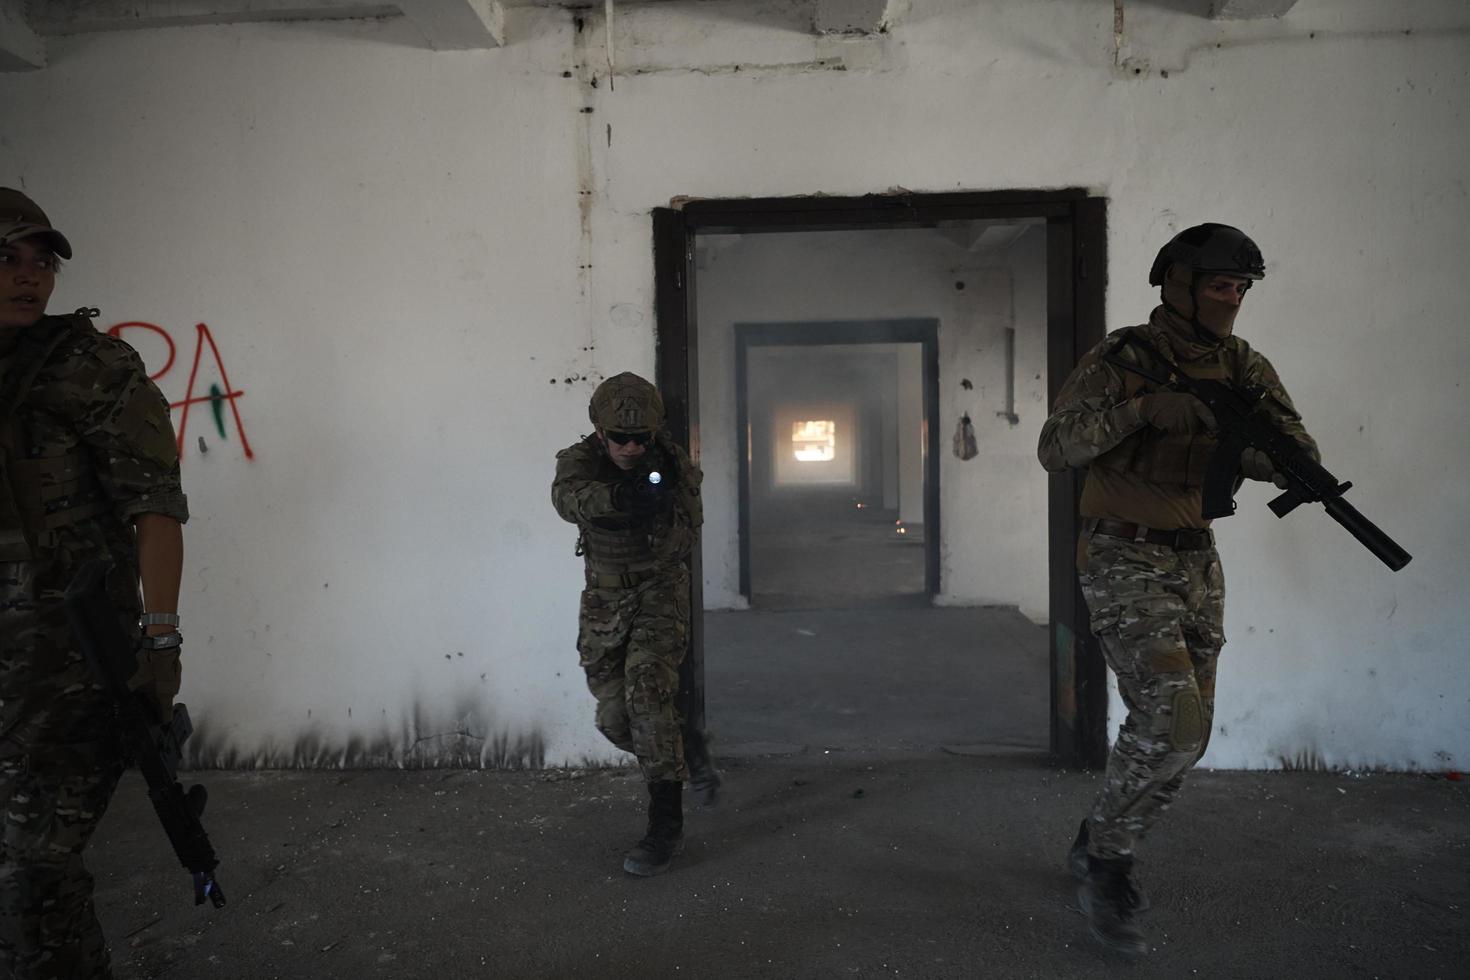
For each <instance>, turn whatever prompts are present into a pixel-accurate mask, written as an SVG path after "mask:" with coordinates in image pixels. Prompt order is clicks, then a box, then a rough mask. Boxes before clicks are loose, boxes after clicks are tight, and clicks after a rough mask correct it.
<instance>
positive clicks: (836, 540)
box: [750, 498, 928, 610]
mask: <svg viewBox="0 0 1470 980" xmlns="http://www.w3.org/2000/svg"><path fill="white" fill-rule="evenodd" d="M823 500H825V498H822V499H821V500H818V501H814V502H812V503H810V504H808V505H807V506H806V507H802V508H795V507H788V508H785V509H779V510H778V509H776V508H773V507H767V508H765V509H764V510H761V509H759V508H758V509H757V510H756V512H755V513H754V514H753V515H752V520H751V524H752V531H751V539H750V590H751V605H752V606H753V607H754V608H756V609H762V610H772V609H871V608H893V607H905V606H907V607H914V606H927V605H928V601H927V600H926V599H925V598H924V527H923V525H922V524H910V525H905V526H904V533H903V534H899V533H898V532H897V530H896V527H897V525H896V523H895V522H896V520H897V513H896V512H895V511H891V510H880V509H875V508H864V509H862V510H859V509H857V507H856V506H855V504H853V503H852V502H851V501H849V500H848V499H847V498H841V499H840V500H837V501H835V502H832V501H827V502H825V503H824V502H823Z"/></svg>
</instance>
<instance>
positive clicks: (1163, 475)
mask: <svg viewBox="0 0 1470 980" xmlns="http://www.w3.org/2000/svg"><path fill="white" fill-rule="evenodd" d="M1144 336H1145V338H1146V339H1149V340H1150V341H1151V342H1152V343H1154V345H1155V346H1156V347H1159V349H1160V350H1165V351H1167V350H1168V347H1167V346H1162V345H1160V343H1159V341H1158V340H1157V339H1155V338H1151V337H1148V335H1147V334H1145V335H1144ZM1127 349H1128V351H1129V352H1131V353H1132V354H1133V355H1134V356H1136V357H1137V358H1139V360H1140V361H1141V362H1142V365H1143V366H1144V367H1146V368H1150V369H1152V370H1153V371H1155V372H1157V373H1160V374H1164V373H1166V372H1167V371H1168V369H1167V368H1165V367H1164V366H1163V365H1162V364H1153V363H1151V360H1152V359H1151V358H1150V357H1149V356H1148V355H1147V354H1145V353H1143V352H1142V351H1141V350H1139V349H1138V348H1137V347H1134V346H1132V345H1128V348H1127ZM1243 350H1244V349H1243V348H1242V347H1241V345H1240V344H1229V343H1227V345H1225V346H1222V347H1221V348H1220V349H1219V350H1217V351H1216V352H1215V353H1213V354H1211V355H1209V356H1208V357H1203V358H1200V359H1199V360H1195V361H1186V362H1184V363H1181V364H1179V365H1178V366H1179V368H1180V370H1182V371H1183V372H1184V373H1185V374H1187V375H1189V376H1190V377H1191V378H1201V379H1204V378H1209V379H1213V380H1234V381H1236V382H1239V381H1240V380H1241V376H1242V375H1243V374H1244V370H1245V366H1244V360H1245V359H1244V357H1243ZM1176 363H1178V362H1176ZM1124 378H1125V380H1124V384H1125V393H1126V395H1127V397H1128V398H1133V397H1134V396H1136V395H1140V394H1143V395H1148V394H1153V393H1155V392H1158V391H1161V390H1163V389H1161V388H1160V387H1159V386H1158V385H1156V384H1154V383H1153V382H1152V381H1148V380H1147V379H1145V378H1143V377H1141V376H1139V375H1137V374H1133V373H1132V372H1124ZM1217 445H1218V440H1217V439H1216V438H1215V435H1214V433H1212V432H1208V431H1200V432H1195V433H1193V434H1189V433H1175V432H1164V431H1162V430H1160V429H1155V428H1154V427H1153V426H1148V425H1146V426H1144V427H1143V428H1141V429H1139V430H1138V431H1137V432H1134V433H1133V434H1132V435H1130V436H1128V438H1126V439H1124V440H1123V441H1122V442H1120V443H1118V445H1116V446H1114V447H1113V448H1112V449H1110V450H1108V451H1107V452H1105V453H1103V454H1102V455H1101V456H1098V457H1097V458H1096V459H1095V460H1093V462H1092V465H1093V466H1101V467H1105V468H1107V469H1113V470H1126V471H1128V472H1131V473H1133V474H1135V475H1137V476H1139V477H1141V478H1142V479H1144V480H1147V481H1149V482H1150V483H1162V484H1171V485H1175V486H1185V487H1201V486H1204V482H1205V470H1206V468H1207V467H1208V466H1209V464H1210V456H1211V455H1212V454H1213V453H1214V451H1215V447H1216V446H1217Z"/></svg>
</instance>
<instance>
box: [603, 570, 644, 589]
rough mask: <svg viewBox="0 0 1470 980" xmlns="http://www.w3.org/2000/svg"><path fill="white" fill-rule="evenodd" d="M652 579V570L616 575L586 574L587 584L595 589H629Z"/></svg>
mask: <svg viewBox="0 0 1470 980" xmlns="http://www.w3.org/2000/svg"><path fill="white" fill-rule="evenodd" d="M651 578H653V569H648V570H647V571H643V572H621V573H617V574H608V575H597V574H594V573H592V572H588V573H587V584H588V585H590V586H592V587H593V588H596V589H631V588H633V586H635V585H639V584H641V583H643V582H647V581H648V580H649V579H651Z"/></svg>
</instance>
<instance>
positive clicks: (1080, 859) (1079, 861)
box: [1067, 817, 1149, 913]
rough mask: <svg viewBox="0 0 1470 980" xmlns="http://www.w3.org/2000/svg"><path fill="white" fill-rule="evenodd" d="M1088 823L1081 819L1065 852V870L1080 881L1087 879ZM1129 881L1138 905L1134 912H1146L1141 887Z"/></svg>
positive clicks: (1146, 897)
mask: <svg viewBox="0 0 1470 980" xmlns="http://www.w3.org/2000/svg"><path fill="white" fill-rule="evenodd" d="M1087 825H1088V821H1087V818H1086V817H1083V818H1082V826H1080V827H1078V828H1077V839H1076V840H1074V841H1073V842H1072V849H1071V850H1070V851H1068V852H1067V870H1068V871H1070V872H1072V877H1073V878H1076V879H1077V880H1078V881H1082V880H1084V879H1085V878H1086V877H1087V842H1088V840H1089V833H1088V827H1087ZM1129 881H1132V882H1133V897H1134V899H1135V900H1136V901H1137V903H1138V904H1136V905H1134V906H1133V911H1134V912H1140V913H1141V912H1147V911H1148V909H1149V904H1148V896H1147V895H1145V894H1144V891H1143V886H1142V885H1140V884H1139V883H1138V882H1137V881H1134V880H1133V877H1132V875H1131V874H1130V875H1129Z"/></svg>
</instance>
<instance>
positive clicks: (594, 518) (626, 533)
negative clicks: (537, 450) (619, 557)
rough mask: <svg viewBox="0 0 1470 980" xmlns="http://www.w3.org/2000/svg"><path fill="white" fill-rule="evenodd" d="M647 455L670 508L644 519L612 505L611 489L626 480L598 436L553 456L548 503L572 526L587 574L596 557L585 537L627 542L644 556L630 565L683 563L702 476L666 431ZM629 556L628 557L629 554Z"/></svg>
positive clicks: (700, 510) (699, 516)
mask: <svg viewBox="0 0 1470 980" xmlns="http://www.w3.org/2000/svg"><path fill="white" fill-rule="evenodd" d="M650 451H651V452H653V453H656V454H657V455H658V456H660V457H662V458H661V459H659V460H658V466H659V467H660V468H661V469H662V471H664V476H665V479H667V480H669V481H670V482H671V483H672V490H671V491H670V492H671V493H672V494H673V502H672V506H671V507H669V508H668V509H666V510H664V511H661V512H660V513H658V514H655V515H654V516H653V517H652V518H649V519H646V520H645V521H642V522H639V521H635V520H634V519H633V518H632V517H631V515H629V514H626V513H622V512H620V511H618V510H617V508H616V507H614V506H613V487H614V486H615V485H616V484H618V483H620V482H622V481H624V480H626V479H628V478H629V474H628V473H627V472H625V471H623V470H620V469H618V467H617V464H616V463H614V462H613V461H612V459H611V458H610V457H609V456H608V454H607V450H606V449H604V448H603V445H602V443H601V441H600V440H599V439H598V438H597V435H596V434H595V433H594V434H593V435H589V436H587V437H585V438H583V439H582V440H581V441H580V442H578V443H576V444H574V445H571V446H568V447H567V448H566V449H563V450H562V451H561V452H559V453H557V454H556V476H555V478H554V479H553V480H552V484H551V503H552V506H554V507H555V508H556V512H557V513H558V514H560V515H561V517H562V519H563V520H566V521H570V522H571V523H573V524H576V525H577V527H578V529H579V530H580V532H581V533H580V534H579V535H578V553H579V554H582V555H584V556H585V557H586V558H587V565H588V570H589V571H603V570H604V569H601V568H593V565H594V564H595V562H596V560H597V557H598V554H597V553H596V551H597V549H596V548H595V547H594V549H593V550H592V551H589V543H590V542H589V537H591V536H598V535H603V536H608V535H610V536H613V537H618V538H623V539H625V540H626V546H625V547H627V548H631V549H635V550H636V552H638V553H641V554H643V555H646V561H642V562H639V561H637V560H636V559H635V560H634V562H633V565H634V567H636V566H637V565H639V564H643V565H647V566H650V567H667V566H671V565H675V564H682V563H685V562H687V560H688V558H689V555H690V553H691V552H692V551H693V550H694V545H695V542H696V541H697V540H698V533H699V526H700V525H701V524H702V523H704V505H703V502H702V500H701V498H700V494H699V485H700V483H701V481H702V480H703V479H704V474H703V473H701V472H700V470H699V467H698V466H696V465H694V462H693V461H692V460H691V459H690V458H689V454H688V453H686V452H685V451H684V449H683V447H681V446H679V445H678V444H677V443H676V442H674V440H673V437H672V436H670V435H669V434H668V433H667V432H660V433H658V435H657V437H656V438H655V441H654V444H653V446H652V447H651V448H650ZM630 557H633V556H632V555H630Z"/></svg>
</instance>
